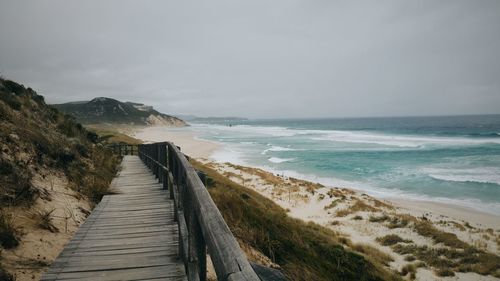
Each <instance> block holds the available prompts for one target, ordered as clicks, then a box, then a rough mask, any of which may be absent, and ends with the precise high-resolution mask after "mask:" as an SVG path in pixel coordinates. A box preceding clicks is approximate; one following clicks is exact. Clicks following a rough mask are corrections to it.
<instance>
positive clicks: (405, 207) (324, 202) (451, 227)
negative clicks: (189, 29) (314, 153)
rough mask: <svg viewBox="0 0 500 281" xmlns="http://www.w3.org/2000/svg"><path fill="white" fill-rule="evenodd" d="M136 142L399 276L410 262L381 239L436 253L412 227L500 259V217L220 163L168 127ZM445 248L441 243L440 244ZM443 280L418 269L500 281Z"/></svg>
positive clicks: (144, 133)
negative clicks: (178, 153)
mask: <svg viewBox="0 0 500 281" xmlns="http://www.w3.org/2000/svg"><path fill="white" fill-rule="evenodd" d="M132 136H133V137H135V138H138V139H142V140H144V141H147V142H155V141H166V140H168V141H172V142H174V143H175V144H176V145H178V146H180V147H181V148H182V151H183V152H184V153H186V154H187V155H189V156H191V157H193V158H196V159H197V160H201V162H203V163H205V164H206V165H208V166H210V167H211V168H213V169H215V170H216V171H217V172H219V173H220V174H222V175H224V176H226V177H228V178H229V179H231V180H233V181H234V182H236V183H239V184H241V185H243V186H245V187H247V188H251V189H253V190H255V191H257V192H259V193H260V194H262V195H264V196H266V197H267V198H270V199H272V200H273V201H274V202H275V203H277V204H278V205H280V206H281V207H283V208H284V209H286V210H288V214H289V215H290V216H292V217H295V218H299V219H302V220H304V221H313V222H315V223H318V224H320V225H322V226H325V227H329V228H331V229H333V230H335V231H337V232H339V233H341V234H342V235H345V237H346V238H347V239H350V240H351V241H352V243H353V245H356V244H365V245H369V246H372V247H376V248H377V249H379V250H381V251H383V252H385V253H387V254H389V255H390V256H392V257H393V258H394V261H393V262H391V263H390V267H391V268H392V269H393V270H397V271H400V270H401V269H402V268H403V267H404V266H405V265H407V264H408V262H407V260H408V257H406V256H405V255H402V254H401V253H396V252H395V251H394V249H393V248H392V247H390V246H386V245H381V244H380V238H381V237H384V236H387V235H397V236H400V237H402V238H403V239H406V240H408V241H412V242H414V243H415V244H417V245H420V246H425V247H429V248H432V247H435V246H436V245H437V244H436V243H437V242H436V241H434V240H433V238H431V237H430V236H425V235H422V233H418V231H415V229H414V228H412V227H410V225H413V224H417V223H419V222H421V221H425V222H429V223H430V225H432V227H433V229H434V230H435V231H436V232H445V233H451V234H452V235H454V236H455V239H456V238H458V239H460V240H461V241H464V242H465V243H468V244H469V245H471V246H473V247H476V248H477V249H480V250H482V251H485V252H487V253H491V254H495V255H498V254H499V253H500V245H499V243H498V241H500V217H499V216H496V215H492V214H486V213H482V212H479V211H476V210H474V209H470V208H466V207H461V206H456V205H449V204H444V203H438V202H429V201H415V200H409V199H401V198H390V199H384V200H382V199H377V198H374V197H372V196H368V195H366V194H364V193H363V192H362V190H356V189H353V188H352V187H333V186H323V185H320V184H317V183H312V182H308V181H304V180H301V179H295V178H289V177H286V176H285V177H283V176H277V175H274V174H272V173H269V172H267V171H264V170H261V169H257V168H250V167H244V166H239V165H234V164H231V163H218V162H215V161H213V159H211V157H210V156H211V155H212V154H213V153H214V152H216V151H217V149H219V148H221V147H222V146H221V144H218V143H216V142H211V141H206V140H202V139H199V138H198V136H197V135H196V133H195V132H189V131H186V130H178V129H166V128H162V127H152V128H143V129H140V130H136V131H135V132H133V134H132ZM438 244H439V243H438ZM449 278H451V277H447V278H444V277H438V276H436V274H434V273H433V270H432V269H431V268H429V267H422V268H418V270H417V271H416V280H498V279H496V278H495V277H492V276H482V275H479V274H477V273H470V272H469V273H456V274H455V276H454V277H453V278H452V279H449Z"/></svg>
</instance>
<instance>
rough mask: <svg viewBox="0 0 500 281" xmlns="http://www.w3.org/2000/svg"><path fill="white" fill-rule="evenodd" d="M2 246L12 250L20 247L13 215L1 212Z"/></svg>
mask: <svg viewBox="0 0 500 281" xmlns="http://www.w3.org/2000/svg"><path fill="white" fill-rule="evenodd" d="M0 245H1V246H2V247H3V248H4V249H11V248H14V247H17V245H19V232H18V230H17V228H16V227H15V225H14V220H13V218H12V215H10V214H6V213H5V212H4V211H2V210H0Z"/></svg>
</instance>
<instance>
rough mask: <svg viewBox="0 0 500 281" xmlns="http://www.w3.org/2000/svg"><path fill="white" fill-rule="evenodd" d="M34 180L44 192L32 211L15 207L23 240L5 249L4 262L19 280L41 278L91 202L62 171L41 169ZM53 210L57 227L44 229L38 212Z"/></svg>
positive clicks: (17, 223)
mask: <svg viewBox="0 0 500 281" xmlns="http://www.w3.org/2000/svg"><path fill="white" fill-rule="evenodd" d="M32 183H33V185H34V186H35V187H37V188H38V189H39V190H41V191H42V192H41V196H40V197H39V198H38V199H37V200H36V201H35V204H34V205H33V207H31V208H30V209H29V210H26V209H16V211H15V212H14V213H13V215H14V223H15V225H16V226H17V228H18V230H19V231H20V232H21V233H22V236H21V241H22V243H20V244H19V246H18V247H16V248H15V249H13V250H4V251H3V252H2V256H3V261H2V263H3V264H4V266H5V268H6V269H8V270H9V271H10V272H13V273H14V276H15V278H16V279H15V280H17V281H22V280H38V279H39V278H40V276H41V274H42V273H43V272H44V271H45V270H46V269H47V268H48V266H49V265H50V263H51V262H52V261H53V260H55V258H56V257H57V256H58V255H59V253H60V252H61V251H62V249H63V248H64V246H65V245H66V244H67V243H68V242H69V240H70V239H71V237H72V236H73V234H74V233H75V232H76V230H77V229H78V227H79V226H80V225H81V224H82V223H83V221H85V218H86V217H87V216H88V214H89V211H90V210H91V206H90V204H89V202H88V201H87V200H86V199H85V198H83V197H82V196H81V195H78V193H76V192H75V191H73V190H71V189H70V188H69V187H68V183H67V181H66V177H65V176H64V174H62V173H53V172H49V171H41V172H40V173H39V174H38V175H36V176H35V178H34V179H33V182H32ZM52 210H53V212H52V213H51V215H50V217H51V221H52V226H53V227H54V228H53V229H52V230H47V229H43V228H42V227H40V225H39V223H40V218H39V215H38V213H39V212H47V211H49V212H50V211H52Z"/></svg>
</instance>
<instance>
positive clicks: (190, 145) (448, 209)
mask: <svg viewBox="0 0 500 281" xmlns="http://www.w3.org/2000/svg"><path fill="white" fill-rule="evenodd" d="M124 133H126V134H129V135H130V136H132V137H134V138H137V139H141V140H143V141H145V142H159V141H165V140H169V141H171V142H173V143H174V144H176V145H178V146H180V147H181V149H182V151H183V152H184V153H185V154H187V155H189V156H190V157H193V158H195V159H199V160H203V161H210V162H218V161H216V160H215V159H214V158H212V155H213V154H214V153H216V152H217V151H219V150H220V149H221V148H223V144H221V143H218V142H215V141H210V140H205V139H200V138H199V136H198V135H196V132H194V131H186V130H182V131H181V130H178V128H175V127H172V128H169V127H143V128H132V129H130V130H125V131H124ZM233 164H234V163H233ZM253 168H259V169H262V167H253ZM263 170H266V169H263ZM268 172H270V173H273V171H268ZM303 180H306V181H310V180H308V179H303ZM328 187H332V186H328ZM342 188H347V189H350V190H352V191H355V192H357V193H364V192H366V191H364V190H363V189H359V188H356V187H352V186H345V187H344V186H342ZM370 196H373V195H370ZM373 197H374V198H377V199H380V200H386V201H388V202H390V203H391V204H393V205H394V206H395V207H397V208H398V209H400V210H401V211H406V212H408V213H410V214H412V215H414V216H416V217H422V216H423V215H425V214H430V215H432V216H435V217H443V218H453V219H456V220H460V221H464V222H469V223H472V224H475V225H477V226H480V227H486V228H493V229H500V215H496V214H492V213H487V212H483V211H480V210H477V209H474V208H471V207H467V206H462V205H456V204H451V203H446V202H437V201H432V200H425V199H413V198H403V197H380V196H373Z"/></svg>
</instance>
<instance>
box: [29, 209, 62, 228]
mask: <svg viewBox="0 0 500 281" xmlns="http://www.w3.org/2000/svg"><path fill="white" fill-rule="evenodd" d="M53 212H54V209H52V210H50V211H45V210H39V211H35V212H33V213H32V217H33V219H34V220H35V221H36V222H37V225H38V227H40V228H41V229H46V230H48V231H50V232H52V233H55V232H59V229H58V228H57V227H55V226H54V225H53V224H52V213H53Z"/></svg>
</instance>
